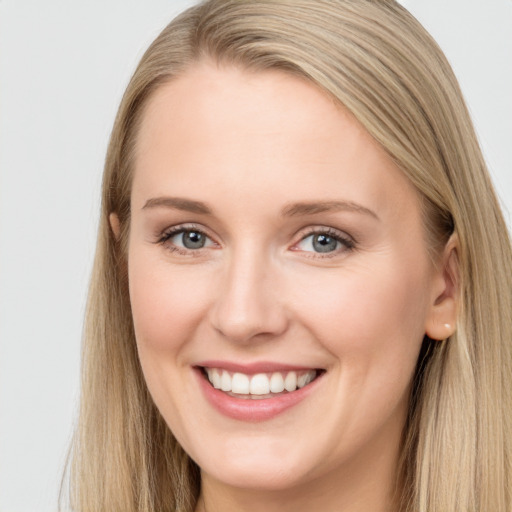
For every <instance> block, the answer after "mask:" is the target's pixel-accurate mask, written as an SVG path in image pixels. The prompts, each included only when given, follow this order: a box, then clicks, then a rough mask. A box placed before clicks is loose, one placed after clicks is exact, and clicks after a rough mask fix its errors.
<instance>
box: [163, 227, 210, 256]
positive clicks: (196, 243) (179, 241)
mask: <svg viewBox="0 0 512 512" xmlns="http://www.w3.org/2000/svg"><path fill="white" fill-rule="evenodd" d="M158 243H161V244H162V245H164V246H165V247H166V248H167V249H169V250H171V251H178V252H180V253H183V254H186V253H187V251H193V252H194V251H199V250H200V249H203V248H208V247H212V246H215V245H216V244H215V242H214V241H213V240H212V239H211V238H210V237H209V236H207V235H206V234H205V233H203V231H201V230H200V229H197V228H194V227H190V228H187V227H180V226H176V227H174V228H171V229H170V230H168V231H167V232H165V233H164V234H162V235H161V237H160V238H159V240H158Z"/></svg>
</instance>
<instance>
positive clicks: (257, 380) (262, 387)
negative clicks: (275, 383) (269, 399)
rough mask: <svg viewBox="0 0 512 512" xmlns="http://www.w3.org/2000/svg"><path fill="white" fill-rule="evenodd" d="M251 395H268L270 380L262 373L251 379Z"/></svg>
mask: <svg viewBox="0 0 512 512" xmlns="http://www.w3.org/2000/svg"><path fill="white" fill-rule="evenodd" d="M250 393H251V395H268V394H269V393H270V382H269V380H268V377H267V376H266V375H265V374H264V373H258V374H257V375H254V376H253V377H252V379H251V389H250Z"/></svg>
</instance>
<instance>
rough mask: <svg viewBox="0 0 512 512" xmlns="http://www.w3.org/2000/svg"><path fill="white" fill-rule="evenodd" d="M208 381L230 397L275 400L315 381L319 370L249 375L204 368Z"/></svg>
mask: <svg viewBox="0 0 512 512" xmlns="http://www.w3.org/2000/svg"><path fill="white" fill-rule="evenodd" d="M204 372H205V373H206V376H207V377H208V380H209V381H210V383H211V384H212V386H213V387H214V388H215V389H220V390H221V391H224V392H225V393H228V394H229V395H230V396H234V397H236V398H245V399H265V398H273V397H274V396H277V395H279V394H281V393H284V392H287V393H292V392H294V391H296V390H297V389H301V388H303V387H304V386H307V385H308V384H309V383H310V382H312V381H313V380H315V378H316V377H317V375H318V372H317V370H301V371H283V372H280V371H276V372H269V373H257V374H254V375H250V374H249V375H248V374H245V373H241V372H229V371H227V370H224V369H221V368H204Z"/></svg>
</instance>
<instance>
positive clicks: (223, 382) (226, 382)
mask: <svg viewBox="0 0 512 512" xmlns="http://www.w3.org/2000/svg"><path fill="white" fill-rule="evenodd" d="M220 389H222V391H231V375H229V373H228V372H227V371H226V370H224V371H223V372H222V377H221V378H220Z"/></svg>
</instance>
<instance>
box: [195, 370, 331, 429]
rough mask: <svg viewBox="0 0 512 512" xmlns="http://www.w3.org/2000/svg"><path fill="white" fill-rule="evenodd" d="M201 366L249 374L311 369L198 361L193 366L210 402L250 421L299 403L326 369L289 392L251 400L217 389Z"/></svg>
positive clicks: (225, 413)
mask: <svg viewBox="0 0 512 512" xmlns="http://www.w3.org/2000/svg"><path fill="white" fill-rule="evenodd" d="M203 366H206V367H208V368H223V369H226V370H228V371H234V372H237V371H238V372H241V373H245V374H248V375H252V374H256V373H266V372H272V371H294V370H296V371H299V370H311V368H308V367H300V366H289V365H280V364H275V363H254V364H250V365H239V364H236V363H226V362H224V361H223V362H221V361H209V362H205V363H204V364H203V363H201V365H197V366H195V367H194V368H193V370H194V373H195V375H196V378H197V379H198V383H199V386H200V388H201V391H202V393H203V394H204V396H205V397H206V399H207V401H208V402H209V403H210V405H212V406H213V407H214V408H215V409H216V410H217V411H218V412H220V413H221V414H223V415H224V416H227V417H228V418H232V419H235V420H239V421H245V422H253V423H255V422H260V421H267V420H270V419H272V418H275V417H276V416H278V415H280V414H282V413H284V412H285V411H287V410H288V409H290V408H292V407H295V406H296V405H298V404H299V403H300V402H302V401H303V400H304V399H305V398H307V397H308V396H309V395H310V394H311V393H313V392H314V391H315V389H316V388H317V387H318V385H319V383H320V382H321V381H322V377H323V376H324V373H325V372H322V373H320V374H319V375H318V376H317V377H316V379H315V380H314V381H313V382H311V383H310V384H308V385H307V386H304V387H303V388H300V389H297V390H296V391H293V392H291V393H283V394H282V395H277V396H275V397H273V398H265V399H259V400H252V399H243V398H236V397H233V396H230V395H228V394H226V393H224V392H223V391H221V390H219V389H215V388H214V387H213V386H212V385H211V384H210V382H209V381H208V379H207V378H206V377H205V375H204V373H203V369H202V368H201V367H203Z"/></svg>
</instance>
